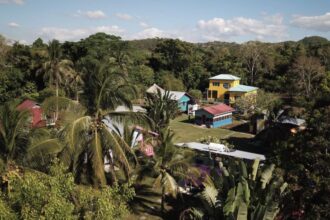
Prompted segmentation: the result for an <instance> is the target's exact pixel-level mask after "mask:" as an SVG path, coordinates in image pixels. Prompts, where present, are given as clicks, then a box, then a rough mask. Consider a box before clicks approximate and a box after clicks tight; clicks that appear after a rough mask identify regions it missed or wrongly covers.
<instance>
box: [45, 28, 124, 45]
mask: <svg viewBox="0 0 330 220" xmlns="http://www.w3.org/2000/svg"><path fill="white" fill-rule="evenodd" d="M97 32H104V33H107V34H115V35H118V34H122V33H124V32H125V30H124V29H121V28H120V27H118V26H116V25H113V26H98V27H94V28H77V29H67V28H57V27H44V28H42V29H41V33H40V35H41V36H42V37H45V38H47V39H57V40H60V41H67V40H68V41H69V40H72V41H75V40H80V39H81V38H85V37H88V36H89V35H91V34H94V33H97Z"/></svg>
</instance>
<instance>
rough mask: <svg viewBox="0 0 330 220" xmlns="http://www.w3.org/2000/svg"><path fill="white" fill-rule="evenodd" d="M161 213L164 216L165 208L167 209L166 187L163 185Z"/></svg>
mask: <svg viewBox="0 0 330 220" xmlns="http://www.w3.org/2000/svg"><path fill="white" fill-rule="evenodd" d="M160 208H161V213H162V216H163V217H164V210H165V187H162V199H161V205H160Z"/></svg>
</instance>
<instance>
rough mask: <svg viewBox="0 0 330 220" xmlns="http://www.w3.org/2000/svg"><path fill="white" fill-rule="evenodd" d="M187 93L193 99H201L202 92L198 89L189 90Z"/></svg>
mask: <svg viewBox="0 0 330 220" xmlns="http://www.w3.org/2000/svg"><path fill="white" fill-rule="evenodd" d="M188 93H189V95H191V96H192V97H194V98H195V99H202V98H203V94H202V92H201V91H200V90H198V89H191V90H189V92H188Z"/></svg>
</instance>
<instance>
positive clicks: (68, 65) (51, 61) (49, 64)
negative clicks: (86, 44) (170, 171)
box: [40, 40, 74, 121]
mask: <svg viewBox="0 0 330 220" xmlns="http://www.w3.org/2000/svg"><path fill="white" fill-rule="evenodd" d="M47 50H48V60H47V61H46V62H45V63H44V65H43V68H42V69H40V71H41V72H43V73H44V79H45V80H46V79H48V81H49V86H54V85H55V90H56V93H55V94H56V97H59V86H60V84H62V83H63V84H64V82H65V80H66V79H67V76H68V75H72V74H73V72H74V70H73V67H72V66H73V63H72V62H71V61H70V60H66V59H62V51H61V47H60V42H59V41H57V40H52V41H50V42H49V44H48V47H47ZM57 119H58V107H57V109H56V114H55V121H56V120H57Z"/></svg>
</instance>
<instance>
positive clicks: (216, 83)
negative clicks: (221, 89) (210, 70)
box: [212, 82, 220, 86]
mask: <svg viewBox="0 0 330 220" xmlns="http://www.w3.org/2000/svg"><path fill="white" fill-rule="evenodd" d="M212 84H213V86H220V83H219V82H213V83H212Z"/></svg>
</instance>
